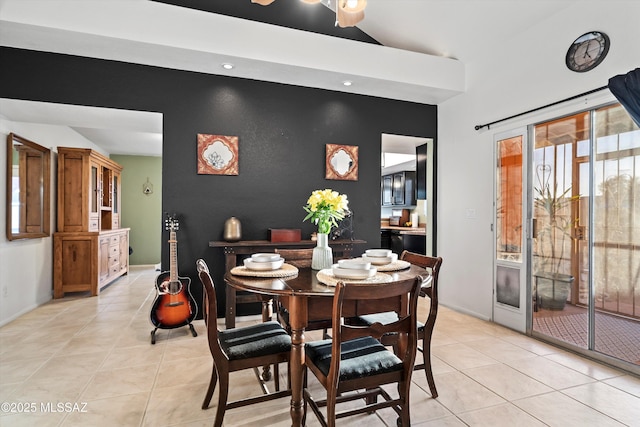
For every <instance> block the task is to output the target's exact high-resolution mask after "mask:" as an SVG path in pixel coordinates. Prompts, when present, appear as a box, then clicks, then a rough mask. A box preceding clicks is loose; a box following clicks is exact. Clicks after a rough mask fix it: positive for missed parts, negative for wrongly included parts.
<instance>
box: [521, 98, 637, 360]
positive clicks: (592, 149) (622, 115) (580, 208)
mask: <svg viewBox="0 0 640 427" xmlns="http://www.w3.org/2000/svg"><path fill="white" fill-rule="evenodd" d="M531 133H532V135H533V137H532V140H533V141H532V147H531V148H532V149H531V152H532V156H531V158H532V161H531V165H530V167H531V171H532V173H531V185H530V188H531V189H532V192H531V199H530V200H529V203H530V205H531V207H532V234H531V237H532V239H531V258H530V263H531V277H530V283H531V299H532V311H531V312H532V322H531V324H532V333H533V334H534V335H540V336H542V337H545V338H549V339H551V340H553V341H557V342H563V343H566V345H568V346H570V347H573V348H577V349H583V350H585V351H589V352H596V353H598V354H601V355H604V356H606V357H612V358H615V359H618V360H621V361H624V362H626V363H631V364H634V365H638V366H640V130H639V129H638V127H637V126H636V125H635V124H634V123H633V121H632V120H631V118H630V117H629V116H628V114H627V113H626V112H625V111H624V109H623V108H622V107H621V106H620V105H619V104H613V105H607V106H604V107H601V108H597V109H594V110H589V111H585V112H580V113H577V114H574V115H571V116H568V117H563V118H559V119H557V120H551V121H548V122H544V123H539V124H537V125H535V126H532V131H531Z"/></svg>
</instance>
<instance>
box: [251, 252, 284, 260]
mask: <svg viewBox="0 0 640 427" xmlns="http://www.w3.org/2000/svg"><path fill="white" fill-rule="evenodd" d="M280 258H281V256H280V254H273V253H262V254H253V255H251V260H252V261H253V262H275V261H280Z"/></svg>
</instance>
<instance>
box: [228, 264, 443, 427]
mask: <svg viewBox="0 0 640 427" xmlns="http://www.w3.org/2000/svg"><path fill="white" fill-rule="evenodd" d="M378 274H380V273H378ZM384 274H387V275H389V276H390V278H387V280H388V281H396V280H404V279H411V278H414V277H416V276H422V277H423V288H424V287H428V286H430V283H431V280H430V276H429V273H428V272H427V270H425V269H424V268H422V267H418V266H415V265H409V266H408V267H406V268H404V269H402V270H397V271H387V272H384ZM317 276H318V270H312V269H311V268H300V269H298V271H297V274H295V275H289V276H285V277H252V276H247V275H237V274H233V270H232V271H229V272H227V273H226V274H225V276H224V280H225V282H226V284H227V285H229V286H232V287H234V288H236V289H238V290H243V291H250V292H255V293H258V294H263V295H274V296H278V297H280V298H282V299H284V300H286V302H287V309H288V311H289V324H290V327H291V362H290V375H291V378H290V380H291V407H290V414H291V425H293V426H300V425H302V415H303V414H302V412H303V403H304V402H303V398H302V392H303V390H302V387H303V374H304V361H305V354H304V340H305V338H304V332H305V328H306V327H307V325H308V324H309V322H310V321H313V320H319V319H330V318H331V310H332V304H333V294H334V291H335V287H334V286H333V285H327V284H325V283H323V282H321V281H320V280H319V279H318V277H317ZM345 281H346V282H349V280H348V279H345ZM380 285H381V286H384V283H381V284H380ZM385 304H387V305H384V306H380V305H379V306H375V307H374V306H367V307H360V306H357V305H354V306H353V307H351V308H345V315H349V316H351V315H361V314H369V313H372V312H382V311H390V310H399V312H402V310H403V306H404V307H405V308H404V309H405V310H406V299H405V300H404V301H388V302H385Z"/></svg>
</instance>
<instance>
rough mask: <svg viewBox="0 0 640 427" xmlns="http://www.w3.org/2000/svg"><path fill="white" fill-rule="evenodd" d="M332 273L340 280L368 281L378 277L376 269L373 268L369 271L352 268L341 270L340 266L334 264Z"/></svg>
mask: <svg viewBox="0 0 640 427" xmlns="http://www.w3.org/2000/svg"><path fill="white" fill-rule="evenodd" d="M332 272H333V275H334V277H337V278H339V279H368V278H369V277H373V276H375V275H376V272H377V270H376V268H375V267H371V268H370V269H368V270H363V269H356V270H352V269H350V268H341V267H340V266H338V264H333V268H332Z"/></svg>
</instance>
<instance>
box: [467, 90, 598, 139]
mask: <svg viewBox="0 0 640 427" xmlns="http://www.w3.org/2000/svg"><path fill="white" fill-rule="evenodd" d="M608 88H609V86H602V87H599V88H598V89H593V90H590V91H588V92H584V93H581V94H578V95H575V96H572V97H570V98H565V99H561V100H560V101H556V102H552V103H551V104H547V105H543V106H542V107H538V108H534V109H533V110H529V111H525V112H524V113H519V114H514V115H513V116H509V117H505V118H504V119H500V120H496V121H494V122H491V123H487V124H485V125H476V126H475V129H476V130H480V129H482V128H484V127H486V128H487V129H489V127H490V126H491V125H495V124H496V123H500V122H504V121H506V120H509V119H514V118H516V117H520V116H524V115H525V114H529V113H533V112H534V111H538V110H542V109H543V108H549V107H553V106H554V105H558V104H561V103H563V102H567V101H572V100H574V99H576V98H581V97H583V96H585V95H591V94H592V93H595V92H599V91H601V90H604V89H608Z"/></svg>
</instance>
